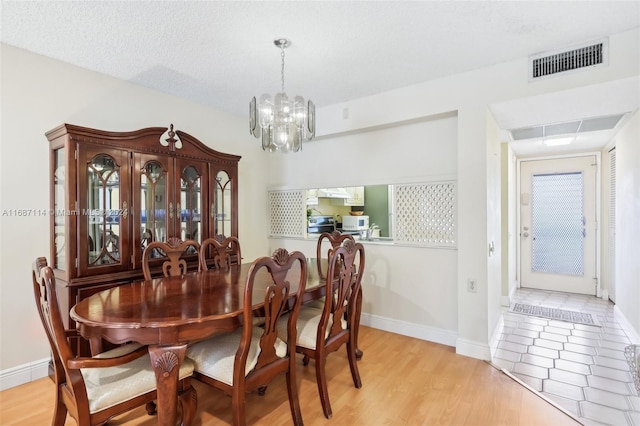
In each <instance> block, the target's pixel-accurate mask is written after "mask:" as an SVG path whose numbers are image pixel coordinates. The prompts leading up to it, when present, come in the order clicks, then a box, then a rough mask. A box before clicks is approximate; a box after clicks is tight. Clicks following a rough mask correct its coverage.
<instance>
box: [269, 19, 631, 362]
mask: <svg viewBox="0 0 640 426" xmlns="http://www.w3.org/2000/svg"><path fill="white" fill-rule="evenodd" d="M639 40H640V37H639V31H638V30H637V29H636V30H633V31H628V32H625V33H621V34H615V35H612V36H610V39H609V41H610V58H609V66H608V67H600V68H596V69H589V70H585V71H583V72H576V73H571V74H570V75H564V76H562V75H561V76H557V77H555V78H549V79H545V80H544V81H539V82H535V83H530V82H529V81H528V74H527V59H526V58H522V59H521V60H516V61H512V62H507V63H503V64H497V65H495V66H492V67H487V68H483V69H479V70H475V71H473V72H469V73H463V74H458V75H454V76H448V77H445V78H442V79H438V80H434V81H429V82H425V83H421V84H417V85H414V86H410V87H405V88H402V89H398V90H393V91H389V92H384V93H380V94H377V95H373V96H369V97H366V98H361V99H353V100H350V101H348V102H345V103H341V104H336V105H331V106H328V107H324V108H319V109H318V114H317V123H318V131H317V134H318V136H320V137H319V138H318V140H317V141H316V142H313V143H309V144H307V145H305V148H304V150H307V151H309V150H310V149H311V147H312V146H313V147H314V149H316V146H317V145H316V144H318V145H320V146H326V147H327V148H324V149H320V148H318V150H319V151H321V152H327V153H331V154H332V155H333V161H334V162H335V165H336V166H335V167H338V168H340V170H341V171H340V173H341V174H342V175H343V176H345V177H351V176H355V177H353V178H352V179H353V180H348V181H347V182H345V183H344V184H345V185H351V184H361V183H365V182H363V181H362V179H359V178H358V177H360V176H361V174H362V178H365V177H366V178H373V180H374V182H370V183H384V182H380V180H378V179H376V176H375V174H376V172H375V171H373V170H372V169H371V168H370V166H369V165H370V164H372V163H371V162H373V164H376V165H377V164H378V163H377V162H376V161H378V160H376V151H375V150H374V148H378V146H377V145H372V146H367V145H366V144H364V143H362V144H355V145H354V146H351V145H350V140H348V139H342V135H355V134H362V135H364V134H365V133H367V132H368V131H369V130H371V129H376V128H379V127H385V126H402V125H403V124H405V123H407V122H413V121H415V120H422V119H427V118H437V117H439V116H441V115H445V116H446V115H449V114H451V113H454V114H457V123H458V128H457V147H456V154H455V155H456V163H457V167H456V169H457V177H456V179H457V182H458V218H459V220H458V245H457V261H456V263H457V270H456V271H455V272H452V273H451V275H450V276H449V277H448V278H447V279H446V281H447V282H453V281H455V287H456V288H455V290H454V291H455V292H456V293H457V330H456V331H457V341H456V350H457V352H458V353H461V354H465V355H470V356H475V357H478V358H485V359H488V358H489V357H490V351H489V344H488V342H489V339H490V333H491V332H492V331H489V330H490V329H491V330H493V329H492V326H493V323H494V319H495V318H496V317H497V315H498V314H497V313H496V310H497V309H499V308H498V307H497V305H495V304H494V302H493V301H492V302H489V301H488V293H487V292H488V290H487V289H488V287H489V280H490V279H493V277H494V275H495V274H494V272H493V271H494V268H495V265H493V264H492V265H489V260H488V257H487V247H488V244H489V242H490V240H489V235H490V234H491V235H492V238H493V235H496V231H495V230H497V229H499V223H497V222H499V220H500V218H499V217H488V215H487V212H488V209H489V207H490V206H489V204H493V203H494V202H495V201H494V198H493V197H494V196H495V194H493V192H492V191H493V189H491V190H488V188H487V182H489V180H493V176H494V171H493V170H488V165H489V164H494V163H493V161H491V160H490V159H489V158H488V156H489V155H492V153H493V152H494V150H493V147H492V148H491V149H490V150H488V142H487V132H488V127H489V126H491V123H488V120H487V110H488V108H489V106H490V105H491V104H492V103H495V102H503V101H507V100H511V99H518V98H522V97H529V96H535V95H539V94H547V93H553V92H557V91H563V90H569V89H573V88H578V87H582V86H588V85H591V84H599V83H606V82H610V81H614V80H621V79H625V78H629V77H634V78H637V77H638V76H639V75H640V66H639V64H640V48H639ZM345 108H347V109H348V113H349V114H348V117H349V118H348V119H344V118H343V110H344V109H345ZM408 137H409V138H410V139H415V140H418V141H419V140H420V138H419V137H415V138H413V137H411V135H409V136H408ZM339 142H341V143H339ZM395 142H396V141H395V140H391V141H389V143H390V144H393V143H395ZM420 148H421V146H420V145H419V144H417V145H414V146H413V147H412V148H411V149H409V150H408V151H407V152H405V153H404V155H403V156H402V157H401V158H399V159H398V158H397V157H392V158H393V161H388V162H387V164H385V165H384V167H382V168H379V171H380V173H383V174H384V175H385V176H394V177H395V178H396V179H401V178H402V177H403V176H407V175H408V173H407V171H406V170H407V165H408V167H409V170H411V165H412V163H413V161H415V158H416V156H415V155H414V150H415V149H420ZM385 149H386V148H385ZM315 152H316V151H314V153H315ZM343 152H348V153H355V154H356V155H355V156H352V157H348V160H347V158H345V157H343V156H341V153H343ZM387 154H388V151H382V152H381V155H380V157H384V156H386V155H387ZM431 156H435V157H436V158H441V159H442V158H448V157H446V156H445V154H442V153H441V152H440V150H439V149H438V150H435V151H433V152H432V153H431ZM322 158H324V157H322ZM273 161H274V163H273V164H274V167H273V168H272V171H273V173H274V175H273V176H272V180H271V181H270V186H271V187H279V186H281V185H284V183H285V182H286V183H287V185H288V186H289V187H292V188H293V187H296V186H290V185H292V184H290V183H289V182H293V181H296V180H300V181H302V182H305V185H300V186H298V187H304V186H308V187H318V186H322V185H323V184H324V183H327V184H329V183H339V181H342V178H336V177H335V175H332V174H331V170H333V169H332V168H330V167H328V166H326V165H323V166H319V164H321V163H320V162H319V161H317V157H316V156H315V155H312V156H297V157H295V159H292V160H288V159H282V158H275V157H274V160H273ZM490 167H494V166H490ZM276 169H277V170H278V172H277V174H275V173H276ZM495 173H499V172H495ZM409 174H410V173H409ZM409 177H411V176H409ZM366 183H369V182H366ZM496 221H497V222H496ZM496 238H498V239H499V237H496ZM391 250H393V248H388V251H391ZM408 255H410V256H412V261H411V262H409V264H411V265H414V267H413V269H412V271H411V272H410V273H407V274H406V277H407V279H408V280H409V279H410V278H409V277H410V276H411V274H415V276H417V277H422V265H423V258H422V254H421V253H419V252H415V253H412V254H408ZM491 262H492V263H493V259H492V260H491ZM500 267H502V266H500ZM396 273H397V271H396V270H395V269H394V270H393V271H392V273H391V275H393V276H394V277H395V275H396ZM403 276H405V275H403ZM468 278H474V279H477V282H478V285H479V287H478V293H469V292H468V291H467V279H468ZM416 282H417V283H418V284H416V285H420V282H419V281H416ZM426 285H427V286H428V287H429V288H430V289H431V290H435V285H434V283H427V284H426ZM491 285H492V286H493V284H491ZM438 290H439V291H442V289H441V288H438ZM447 291H450V289H447ZM436 297H437V296H436ZM489 303H491V307H489ZM489 310H491V311H492V312H491V314H489V312H488V311H489ZM393 315H394V316H393V317H392V318H391V319H396V318H397V317H398V316H400V315H403V313H402V312H400V311H399V312H395V313H394V314H393ZM450 324H453V322H451V323H450ZM449 326H450V325H446V327H449Z"/></svg>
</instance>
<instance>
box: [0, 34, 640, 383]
mask: <svg viewBox="0 0 640 426" xmlns="http://www.w3.org/2000/svg"><path fill="white" fill-rule="evenodd" d="M639 40H640V32H639V30H638V29H636V30H633V31H628V32H625V33H621V34H616V35H612V36H611V37H610V58H609V66H608V67H601V68H597V69H591V70H586V71H584V72H579V73H572V74H571V75H567V76H558V77H556V78H549V79H545V80H544V81H540V82H537V83H529V82H528V77H527V70H526V67H527V60H526V58H522V59H520V60H516V61H512V62H507V63H503V64H498V65H495V66H492V67H487V68H483V69H479V70H475V71H473V72H468V73H464V74H459V75H454V76H448V77H446V78H442V79H439V80H435V81H430V82H425V83H422V84H418V85H415V86H410V87H406V88H402V89H398V90H394V91H390V92H385V93H380V94H377V95H374V96H370V97H367V98H362V99H354V100H351V101H349V102H345V103H343V104H336V105H331V106H327V107H324V108H318V114H317V124H318V129H317V130H318V131H317V134H318V138H317V140H316V141H315V142H312V143H309V144H306V145H305V146H304V148H303V151H302V153H299V154H291V155H289V156H274V155H272V156H271V157H267V158H268V160H267V161H265V155H268V154H266V153H263V152H262V151H261V150H260V149H259V148H258V145H257V142H256V141H255V139H253V138H251V136H249V135H248V132H247V131H246V117H234V116H230V115H228V114H225V113H222V112H219V111H215V110H212V109H210V108H206V107H204V106H202V105H197V104H194V103H191V102H187V101H184V100H181V99H178V98H176V97H172V96H168V95H165V94H162V93H158V92H154V91H151V90H147V89H144V88H141V87H139V86H136V85H133V84H130V83H128V82H124V81H120V80H116V79H112V78H107V77H105V76H102V75H99V74H96V73H93V72H88V71H85V70H82V69H79V68H76V67H72V66H69V65H66V64H63V63H60V62H58V61H54V60H50V59H46V58H44V57H41V56H38V55H33V54H30V53H27V52H24V51H22V50H19V49H15V48H12V47H8V46H5V45H2V51H1V54H2V64H1V67H2V68H1V71H2V75H1V79H2V80H1V82H2V100H1V102H2V129H1V133H0V135H1V141H0V149H1V151H0V154H1V158H0V166H1V167H0V179H1V181H0V190H1V191H2V192H1V193H0V209H9V208H40V207H42V206H44V207H48V189H47V185H48V179H49V176H48V149H47V141H46V139H45V137H44V133H45V132H46V131H48V130H50V129H52V128H54V127H55V126H58V125H59V124H61V123H63V122H67V123H72V124H78V125H83V126H87V127H95V128H101V129H105V130H134V129H138V128H142V127H149V126H164V125H167V126H168V124H169V123H172V122H173V123H174V124H175V125H176V128H178V129H183V130H185V131H187V132H188V133H190V134H192V135H193V136H195V137H197V138H199V139H201V140H202V141H203V142H205V143H207V144H209V145H211V146H212V147H214V148H216V149H218V150H220V151H223V152H231V153H234V154H239V155H242V156H243V158H242V160H241V161H240V182H239V189H240V238H241V240H242V243H243V254H244V255H245V257H246V258H252V257H257V256H260V255H264V254H268V253H269V252H270V251H271V249H272V248H273V245H274V241H278V243H279V242H281V241H279V240H270V241H267V239H266V229H267V226H266V224H267V222H266V213H264V214H262V213H261V212H264V211H265V210H266V208H265V207H266V204H267V203H266V189H267V186H268V187H270V188H274V187H283V186H286V187H289V188H294V187H297V188H303V187H306V186H307V187H319V186H324V185H325V184H326V185H330V184H332V183H338V182H340V183H342V182H344V184H345V185H355V184H362V183H365V182H366V183H397V182H401V181H406V180H414V179H415V180H420V179H422V178H424V177H425V176H437V175H442V174H449V173H452V171H453V173H454V174H455V178H456V180H457V183H458V216H459V221H458V243H457V251H456V250H449V251H442V250H441V251H432V250H429V249H415V248H408V247H378V246H376V247H375V248H374V247H373V246H371V248H370V249H368V251H367V254H368V256H369V258H370V259H371V265H372V266H371V271H370V272H371V274H374V276H375V281H373V282H372V284H369V286H370V288H369V293H370V295H371V297H372V298H373V297H377V298H380V299H385V297H386V296H388V297H389V299H390V300H389V301H390V302H391V303H389V304H387V305H382V306H381V307H380V308H378V307H377V302H375V299H369V302H370V303H369V305H365V309H366V310H367V312H368V313H372V312H381V313H384V315H388V316H385V317H384V318H383V317H382V316H380V317H379V316H377V315H376V314H371V315H370V316H369V320H370V321H372V323H383V324H384V325H385V326H387V325H397V326H398V327H399V328H402V329H403V330H405V329H406V328H411V327H413V326H415V327H414V329H413V330H412V332H416V333H417V334H421V333H422V334H423V335H428V336H435V335H437V336H436V337H432V338H433V340H435V341H439V340H441V341H451V340H452V339H455V345H456V350H457V352H458V353H461V354H465V355H470V356H475V357H478V358H484V359H488V358H489V357H490V352H489V339H490V333H491V332H492V331H491V330H492V329H493V325H494V322H495V318H497V315H498V314H497V309H498V304H497V303H496V302H495V301H493V300H491V301H489V297H491V298H493V297H494V296H490V295H493V293H495V291H494V285H496V284H495V283H491V284H489V281H490V280H493V279H494V277H495V276H496V274H495V268H496V265H495V264H494V262H495V260H494V259H496V258H492V259H491V260H488V256H487V247H488V244H489V242H490V239H493V238H495V241H496V242H497V241H499V239H500V238H499V236H497V230H499V229H500V225H499V221H500V218H499V217H498V216H496V217H493V216H491V217H490V214H491V212H493V211H494V210H496V209H498V211H499V207H498V206H499V202H497V201H496V198H495V197H496V196H497V195H496V193H495V191H497V189H495V188H494V182H495V179H496V176H498V175H499V171H496V170H493V168H494V167H498V165H497V163H496V162H495V161H493V160H492V159H491V158H489V157H490V156H491V155H493V153H494V152H497V151H496V150H495V149H494V148H495V147H494V142H493V141H491V142H488V140H487V135H488V134H489V133H490V132H493V130H491V128H492V127H494V124H492V123H491V120H488V119H487V111H488V108H489V105H490V104H492V103H494V102H502V101H506V100H510V99H517V98H521V97H528V96H534V95H537V94H544V93H550V92H556V91H561V90H566V89H571V88H575V87H581V86H585V85H590V84H599V83H605V82H608V81H614V80H618V79H625V78H629V77H638V76H639V75H640V69H639V68H640V42H639ZM344 108H348V109H349V118H348V119H346V120H345V119H343V109H344ZM454 123H455V124H454ZM414 124H415V126H414ZM422 124H424V126H426V127H423V126H422ZM389 126H395V127H397V132H399V133H397V134H398V135H400V134H402V136H401V137H398V138H394V139H391V140H384V141H381V140H377V139H376V138H375V137H374V138H370V137H369V136H371V133H370V131H371V130H372V129H380V128H381V127H383V128H385V127H389ZM453 128H455V132H454V133H455V136H454V138H455V141H451V140H450V139H446V142H445V143H444V144H440V145H438V148H437V149H433V147H432V145H431V144H432V143H436V144H437V143H441V142H442V141H439V140H437V139H438V138H437V135H440V134H441V132H442V134H446V135H451V130H452V129H453ZM447 129H448V130H447ZM638 133H639V131H638V118H637V116H636V117H635V118H634V121H632V122H631V123H630V124H628V126H627V128H626V129H625V130H624V131H623V132H621V135H620V139H619V142H618V147H619V149H620V150H619V152H618V158H619V159H621V160H619V161H621V162H622V166H621V175H622V176H619V180H618V182H619V183H618V184H619V187H620V191H621V192H620V197H619V199H621V200H622V201H621V204H620V209H619V211H621V210H623V209H624V213H623V212H620V215H621V216H620V218H619V221H618V223H619V224H620V226H625V236H624V238H622V237H621V238H622V239H621V240H620V241H619V246H618V248H619V253H624V254H622V255H621V257H620V259H619V264H618V267H617V272H618V281H619V282H622V283H627V284H622V285H620V286H619V287H621V291H622V293H620V299H626V300H625V302H624V303H619V305H618V306H619V309H620V311H622V312H623V313H624V315H626V316H627V317H628V318H629V321H630V322H631V323H632V324H633V325H634V327H635V328H636V330H638V329H640V318H639V317H638V315H640V313H639V312H640V311H639V310H638V309H637V303H638V300H640V298H639V295H638V281H637V277H638V276H639V274H638V269H637V268H638V266H637V262H636V261H635V257H633V256H634V255H635V256H636V257H637V253H638V252H639V250H638V241H640V238H639V235H638V232H637V229H638V228H637V227H638V220H637V218H638V217H639V212H640V207H638V201H637V200H638V199H639V196H638V187H639V184H638V180H639V177H638V173H639V172H638V170H640V167H639V165H638V157H639V155H638V154H639V153H638V140H637V135H638ZM434 135H435V136H436V137H435V138H434V137H433V136H434ZM383 142H384V143H383ZM425 144H426V145H425ZM422 160H425V161H427V162H428V164H429V165H430V166H429V168H425V169H424V170H421V169H420V168H419V167H420V165H421V164H422V162H421V161H422ZM329 161H332V163H329ZM330 164H331V165H330ZM489 169H491V170H489ZM335 173H338V175H335ZM344 178H346V179H347V180H346V181H344ZM385 181H386V182H385ZM489 182H491V188H488V183H489ZM623 224H624V225H623ZM631 225H633V226H635V228H633V227H632V228H630V229H633V230H634V232H635V233H632V232H627V227H629V226H631ZM0 226H1V227H2V228H1V229H0V231H1V234H0V262H1V265H0V279H1V282H0V291H1V294H0V307H1V308H2V312H1V313H0V324H1V325H0V327H1V328H0V332H1V333H0V338H1V339H2V344H1V345H0V346H1V348H0V369H2V370H7V369H10V368H13V367H18V366H21V365H24V364H25V363H29V362H35V361H38V360H40V359H42V358H44V357H46V356H47V353H48V349H47V347H46V346H47V345H46V342H45V340H44V339H43V336H42V333H41V332H40V327H41V326H40V324H39V322H38V320H37V317H36V311H35V309H34V306H33V303H34V302H33V296H32V294H31V288H30V286H31V284H30V278H29V277H30V264H31V262H32V260H33V259H34V258H35V257H36V256H41V255H43V254H45V255H48V254H49V229H48V222H47V219H46V218H28V219H24V218H23V219H18V218H6V217H0ZM621 234H622V233H620V234H619V235H621ZM284 243H287V244H288V243H289V241H285V242H284ZM291 244H299V245H303V246H305V247H306V248H305V250H306V251H305V252H309V253H314V252H315V250H313V249H311V250H309V247H308V244H309V242H305V241H294V242H291ZM497 258H499V256H497ZM498 262H499V260H498ZM390 265H392V266H390ZM395 265H398V266H397V267H396V266H395ZM392 267H393V269H391V268H392ZM470 277H472V278H475V279H476V280H477V283H478V286H479V287H478V292H477V293H469V292H467V284H466V283H467V279H468V278H470ZM490 285H491V289H492V290H489V286H490ZM407 286H409V287H407ZM408 289H412V290H414V291H415V294H413V295H409V296H407V290H408ZM365 290H366V288H365ZM365 297H369V296H365ZM408 299H411V300H412V303H411V305H408V307H407V308H406V309H405V306H406V305H404V303H403V302H406V301H407V300H408ZM374 302H375V304H374ZM385 302H386V300H385ZM365 303H367V300H365ZM634 303H635V307H634V305H633V304H634ZM377 309H379V311H378V310H377ZM16 318H20V319H21V320H20V321H17V320H16Z"/></svg>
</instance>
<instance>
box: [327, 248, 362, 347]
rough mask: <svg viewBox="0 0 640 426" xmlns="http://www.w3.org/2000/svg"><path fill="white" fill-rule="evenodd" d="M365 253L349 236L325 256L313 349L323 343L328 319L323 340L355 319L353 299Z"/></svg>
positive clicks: (357, 287) (355, 294) (360, 277)
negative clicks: (322, 293) (323, 292)
mask: <svg viewBox="0 0 640 426" xmlns="http://www.w3.org/2000/svg"><path fill="white" fill-rule="evenodd" d="M364 265H365V256H364V247H363V245H362V244H361V243H356V242H355V241H354V240H353V239H348V240H346V241H345V242H344V244H342V245H341V246H340V247H338V248H336V249H335V250H334V251H333V254H332V256H331V257H330V259H329V266H328V269H327V277H326V284H325V285H326V294H327V295H329V294H333V297H326V298H325V304H324V308H323V312H322V317H321V319H320V322H319V324H318V334H317V336H318V342H317V345H316V348H318V347H320V346H321V345H324V342H325V339H324V336H325V335H326V330H327V328H328V326H329V322H330V321H329V319H330V318H331V319H332V326H331V329H330V332H329V335H328V337H327V339H326V341H328V340H330V339H331V338H332V337H334V336H336V335H337V334H340V333H348V332H349V331H348V330H349V329H350V328H352V327H353V326H354V325H355V324H357V322H356V302H357V297H358V293H359V292H360V286H361V282H362V273H363V271H364ZM343 318H344V319H346V321H347V329H346V330H344V329H342V319H343Z"/></svg>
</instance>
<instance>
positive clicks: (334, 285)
mask: <svg viewBox="0 0 640 426" xmlns="http://www.w3.org/2000/svg"><path fill="white" fill-rule="evenodd" d="M364 265H365V257H364V247H363V246H362V244H360V243H356V242H355V241H353V240H352V239H347V240H346V241H344V243H343V244H342V245H341V246H339V247H338V248H336V249H335V250H334V251H333V254H332V255H331V257H330V258H329V267H328V269H327V274H326V278H325V289H326V290H325V291H326V295H327V297H325V299H324V306H323V307H322V308H317V307H315V306H308V305H303V306H302V308H301V309H300V313H299V314H298V321H297V345H296V351H297V352H298V353H301V354H303V355H304V357H303V364H304V365H305V366H306V365H308V364H309V360H310V359H311V358H313V359H314V360H315V368H316V381H317V384H318V393H319V395H320V402H321V403H322V410H323V412H324V415H325V417H326V418H331V415H332V412H331V403H330V402H329V393H328V389H327V376H326V373H325V364H326V360H327V356H328V355H329V354H330V353H331V352H335V351H337V350H338V349H339V348H340V347H341V346H342V345H343V344H344V345H346V349H347V358H348V360H349V368H350V369H351V377H352V378H353V384H354V386H355V387H356V388H360V387H362V381H361V379H360V372H359V370H358V364H357V359H356V349H357V348H356V343H357V333H356V332H357V327H358V323H359V320H358V316H359V308H358V303H360V302H359V299H360V297H361V296H360V286H361V281H362V272H363V270H364ZM286 320H287V319H286V317H285V318H282V319H280V323H279V324H278V330H279V333H281V334H282V333H283V332H284V330H285V328H284V325H285V321H286Z"/></svg>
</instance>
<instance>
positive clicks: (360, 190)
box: [331, 186, 364, 206]
mask: <svg viewBox="0 0 640 426" xmlns="http://www.w3.org/2000/svg"><path fill="white" fill-rule="evenodd" d="M345 190H346V191H347V193H348V194H349V198H344V199H332V200H331V204H333V205H338V206H364V186H350V187H345Z"/></svg>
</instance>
